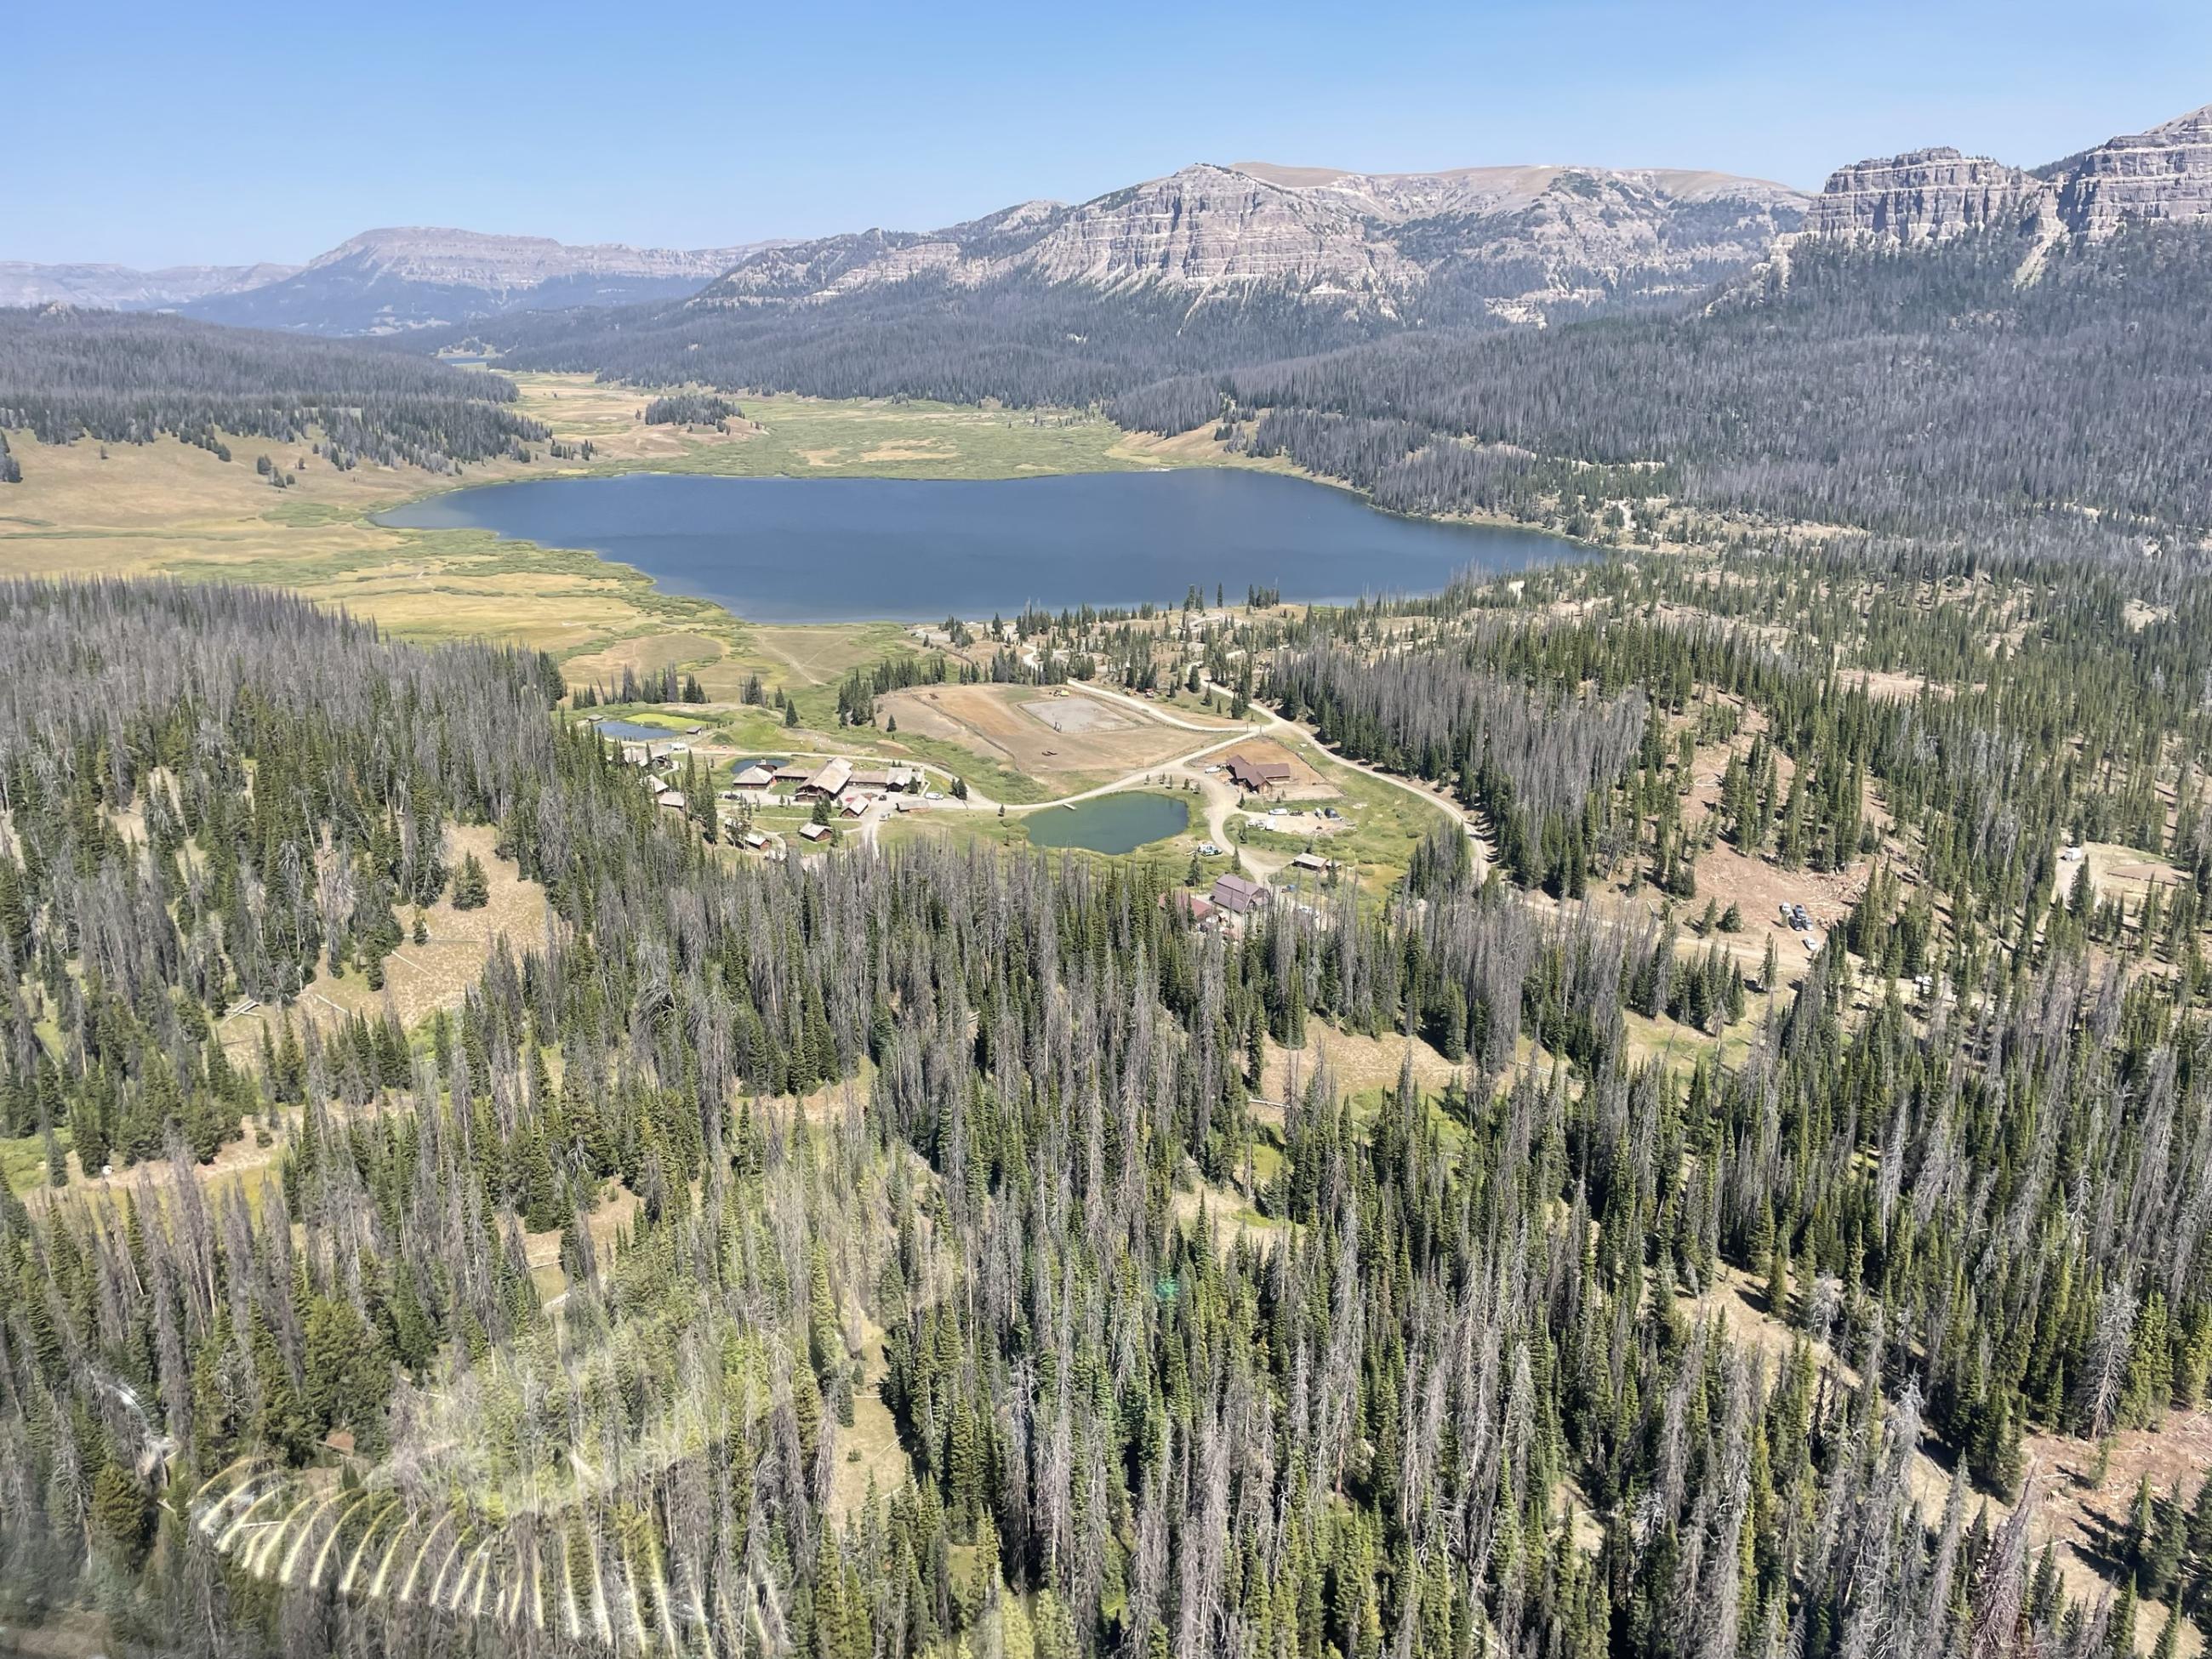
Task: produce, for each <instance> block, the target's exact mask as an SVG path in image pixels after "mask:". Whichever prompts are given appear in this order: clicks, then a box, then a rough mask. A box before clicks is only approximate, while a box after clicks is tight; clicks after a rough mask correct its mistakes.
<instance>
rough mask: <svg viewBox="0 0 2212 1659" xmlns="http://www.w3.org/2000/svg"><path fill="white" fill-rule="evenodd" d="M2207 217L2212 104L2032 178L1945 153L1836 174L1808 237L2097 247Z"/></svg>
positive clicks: (2211, 186)
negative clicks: (1978, 237) (2015, 237)
mask: <svg viewBox="0 0 2212 1659" xmlns="http://www.w3.org/2000/svg"><path fill="white" fill-rule="evenodd" d="M2206 219H2212V106H2206V107H2205V108H2203V109H2198V110H2192V111H2191V112H2189V113H2188V114H2186V115H2182V116H2178V117H2176V118H2174V119H2172V120H2171V121H2167V122H2166V123H2164V124H2162V125H2159V126H2155V127H2153V128H2152V129H2150V131H2148V132H2140V133H2131V134H2128V135H2125V136H2123V137H2117V138H2110V139H2107V140H2106V142H2105V143H2101V144H2098V145H2096V146H2094V147H2093V148H2092V149H2086V150H2083V151H2081V153H2080V154H2079V155H2070V156H2068V157H2067V158H2066V159H2065V160H2063V161H2053V162H2051V163H2049V164H2047V165H2045V166H2044V167H2037V168H2035V169H2033V170H2032V171H2031V170H2029V169H2026V168H2021V167H2009V166H2008V165H2006V164H2005V163H2003V162H2002V161H1994V160H1992V159H1990V157H1988V156H1986V155H1961V154H1960V152H1959V151H1958V150H1956V149H1949V148H1941V149H1918V150H1910V151H1907V152H1905V154H1903V155H1892V156H1886V157H1881V158H1878V159H1875V160H1872V161H1858V162H1855V163H1853V164H1852V165H1851V166H1850V167H1839V168H1838V169H1837V170H1836V172H1835V173H1832V174H1831V175H1830V176H1829V178H1828V181H1827V184H1826V186H1825V187H1824V188H1823V189H1822V190H1821V191H1820V194H1819V195H1818V196H1816V197H1814V198H1813V201H1812V204H1811V207H1810V209H1809V210H1808V212H1807V214H1806V217H1805V233H1806V234H1808V235H1815V236H1868V237H1875V238H1878V239H1882V240H1892V241H1897V242H1900V243H1914V242H1927V241H1940V240H1945V239H1947V238H1948V237H1952V236H1958V235H1963V234H1968V233H1971V232H1974V231H1980V230H2000V231H2010V232H2014V233H2017V234H2021V235H2023V236H2027V237H2031V238H2036V239H2040V240H2048V239H2049V238H2051V237H2052V236H2056V235H2071V236H2084V237H2087V238H2089V239H2091V240H2102V239H2104V238H2106V237H2108V236H2111V235H2112V234H2115V233H2116V232H2118V230H2119V229H2120V228H2122V227H2123V226H2124V225H2128V224H2131V223H2142V222H2191V221H2197V220H2206Z"/></svg>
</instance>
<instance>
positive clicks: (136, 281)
mask: <svg viewBox="0 0 2212 1659" xmlns="http://www.w3.org/2000/svg"><path fill="white" fill-rule="evenodd" d="M299 269H300V267H299V266H297V265H278V264H256V265H171V266H168V267H167V268H166V269H164V270H133V269H132V268H131V266H129V265H111V264H30V263H29V262H27V261H21V260H0V306H42V305H49V304H53V303H56V302H60V303H64V304H68V305H71V306H76V307H81V308H82V309H84V310H88V311H162V310H167V309H170V308H172V307H177V306H183V305H188V304H190V303H191V301H195V300H201V299H205V298H206V297H208V296H209V295H215V294H241V293H244V292H245V291H246V290H247V289H255V288H261V287H264V286H266V285H267V284H269V283H277V282H282V281H283V279H284V278H285V277H287V276H291V275H292V274H293V273H294V272H295V271H296V270H299Z"/></svg>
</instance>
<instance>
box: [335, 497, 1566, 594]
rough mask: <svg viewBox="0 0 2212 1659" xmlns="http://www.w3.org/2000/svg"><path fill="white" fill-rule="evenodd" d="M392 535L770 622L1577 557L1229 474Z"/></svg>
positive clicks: (645, 510) (608, 505) (445, 510)
mask: <svg viewBox="0 0 2212 1659" xmlns="http://www.w3.org/2000/svg"><path fill="white" fill-rule="evenodd" d="M377 522H379V523H380V524H385V525H390V526H395V527H398V528H403V529H416V530H489V531H493V532H496V533H498V534H499V535H501V536H506V537H510V538H517V539H520V540H525V541H532V542H536V543H538V544H540V545H542V546H547V547H577V548H586V549H589V550H591V551H592V552H594V553H598V554H601V555H603V556H605V557H607V558H611V559H618V560H620V561H622V562H623V563H625V564H629V565H634V566H635V567H636V568H638V569H640V570H642V571H644V572H645V573H646V574H647V575H649V576H652V577H653V578H654V579H655V580H657V581H659V583H660V585H661V586H663V587H665V588H668V589H670V590H671V591H673V592H679V593H688V594H692V595H695V596H696V597H698V598H700V599H712V600H714V602H715V603H717V604H719V605H723V606H725V607H726V608H727V609H728V610H730V611H734V612H735V613H736V614H737V615H738V616H740V617H756V618H758V619H760V620H762V621H770V622H852V621H860V620H864V619H877V618H880V619H884V620H887V621H896V622H935V621H939V620H942V619H943V618H944V617H948V616H959V617H985V616H991V615H995V614H1002V615H1006V616H1012V615H1014V614H1015V613H1017V612H1018V611H1020V610H1021V609H1022V608H1023V607H1024V605H1030V604H1035V605H1042V606H1043V607H1045V608H1046V609H1048V610H1053V611H1058V610H1060V609H1062V608H1064V607H1070V606H1076V605H1100V606H1108V605H1115V606H1134V605H1139V604H1142V603H1143V602H1145V601H1146V600H1150V601H1152V602H1153V603H1154V604H1157V605H1168V606H1175V605H1181V604H1182V601H1183V598H1184V595H1185V593H1186V592H1188V589H1189V588H1190V586H1192V585H1193V584H1194V583H1195V584H1196V585H1197V586H1199V587H1200V588H1201V589H1203V590H1204V592H1205V594H1206V599H1207V600H1208V601H1209V602H1211V600H1212V598H1213V595H1214V591H1215V588H1216V586H1217V585H1218V586H1219V587H1220V588H1221V589H1222V590H1224V592H1225V593H1226V595H1227V596H1228V597H1229V598H1230V599H1231V600H1232V601H1235V602H1239V603H1241V602H1242V601H1243V597H1244V594H1245V591H1246V589H1247V588H1249V587H1251V586H1261V587H1273V588H1275V589H1277V590H1278V591H1279V592H1280V594H1281V597H1283V598H1284V599H1293V600H1310V601H1313V602H1316V603H1336V604H1342V603H1346V602H1347V601H1350V600H1352V599H1358V598H1361V597H1363V596H1367V595H1377V594H1413V593H1433V592H1437V590H1438V589H1440V588H1442V587H1443V586H1445V585H1446V584H1447V583H1449V581H1450V580H1451V579H1452V578H1453V577H1454V576H1455V575H1457V574H1460V572H1462V571H1463V570H1466V569H1468V568H1474V569H1477V570H1480V571H1497V570H1508V569H1520V568H1523V567H1526V566H1528V565H1532V564H1538V563H1546V562H1557V561H1559V560H1561V559H1569V558H1577V557H1580V556H1583V550H1582V549H1581V548H1579V547H1578V546H1577V544H1574V543H1571V542H1567V541H1563V540H1561V539H1559V538H1557V537H1553V536H1546V535H1543V534H1541V533H1539V532H1535V531H1528V530H1513V529H1502V528H1498V527H1495V526H1485V525H1460V524H1439V523H1436V522H1434V521H1431V520H1422V519H1402V518H1397V517H1395V516H1393V515H1391V514H1389V513H1379V512H1377V511H1376V510H1375V509H1374V508H1373V507H1369V506H1367V505H1366V504H1365V503H1364V501H1361V500H1360V499H1359V498H1358V496H1356V495H1352V494H1350V493H1349V492H1348V491H1346V490H1341V489H1332V488H1330V487H1329V486H1328V485H1326V484H1317V483H1309V482H1308V481H1306V480H1305V479H1303V478H1292V477H1285V476H1283V475H1282V474H1279V473H1267V472H1249V471H1240V470H1237V469H1235V468H1228V467H1192V468H1185V469H1182V470H1177V471H1161V472H1086V473H1074V474H1069V475H1066V476H1064V477H1044V478H1012V479H996V480H987V481H975V480H967V479H944V480H937V479H908V478H715V477H690V476H688V475H673V474H668V473H652V472H641V473H629V474H624V475H623V476H620V477H599V478H547V479H544V480H536V481H532V482H529V483H509V484H489V485H483V486H479V487H477V488H476V489H460V490H455V491H453V492H451V493H450V494H447V495H434V496H431V497H430V498H428V500H426V501H416V502H413V503H411V504H410V505H408V506H405V507H397V508H394V509H393V510H392V511H391V512H389V513H382V514H380V515H379V517H378V520H377Z"/></svg>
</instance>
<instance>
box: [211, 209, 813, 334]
mask: <svg viewBox="0 0 2212 1659" xmlns="http://www.w3.org/2000/svg"><path fill="white" fill-rule="evenodd" d="M763 246H772V245H771V244H763V243H753V244H749V245H745V246H736V247H718V248H694V249H674V248H639V247H631V246H627V245H626V244H623V243H618V242H595V243H586V244H580V245H579V244H570V243H564V242H559V241H556V240H554V239H553V238H551V237H550V236H521V235H512V234H501V233H495V232H488V231H476V230H457V229H453V228H447V227H444V226H432V225H391V226H383V227H380V228H376V229H374V230H365V231H362V233H361V234H358V235H356V236H350V237H348V238H347V239H346V240H344V241H343V242H341V243H339V244H338V245H337V246H336V247H334V248H331V250H330V251H329V252H325V253H322V254H319V255H317V256H316V257H315V258H313V259H312V260H310V261H309V262H308V263H307V264H306V265H305V266H303V267H301V269H300V270H297V271H295V272H288V273H287V274H286V275H285V276H283V279H281V280H279V281H276V282H272V283H266V284H264V285H261V286H259V287H257V288H255V289H252V290H250V291H247V292H244V293H239V294H219V295H211V296H210V297H209V298H207V299H205V300H203V301H199V302H197V303H195V304H193V305H191V306H190V307H187V308H188V309H189V310H190V311H191V313H192V314H193V315H195V316H200V317H205V318H208V319H210V320H212V321H216V322H224V323H239V324H248V325H261V326H265V327H272V328H290V329H295V330H298V331H302V332H309V333H319V334H385V333H399V332H404V331H410V330H417V329H425V328H441V327H450V326H453V325H460V324H465V323H469V322H472V321H476V320H477V319H482V318H487V317H495V316H498V315H500V314H501V313H504V312H508V311H515V310H537V309H551V308H561V307H571V306H585V305H600V306H606V305H631V304H636V303H640V302H641V301H653V300H676V299H682V298H684V296H685V295H690V294H692V293H695V292H696V291H697V290H698V289H700V288H702V286H704V285H705V284H706V283H709V282H711V281H713V280H714V278H715V277H717V276H720V275H721V274H722V273H723V272H724V271H726V270H729V269H730V268H731V267H732V265H735V264H739V263H740V262H742V261H743V260H744V259H745V258H747V257H748V256H750V255H751V254H753V253H755V252H759V251H760V249H761V248H762V247H763Z"/></svg>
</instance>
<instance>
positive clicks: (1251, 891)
mask: <svg viewBox="0 0 2212 1659" xmlns="http://www.w3.org/2000/svg"><path fill="white" fill-rule="evenodd" d="M1212 897H1213V903H1214V907H1215V908H1217V909H1221V910H1226V911H1228V912H1229V913H1230V914H1231V915H1239V916H1242V915H1249V914H1250V913H1251V912H1253V911H1255V910H1256V909H1258V908H1260V907H1261V905H1263V904H1265V903H1266V902H1267V889H1266V888H1265V887H1263V886H1261V884H1259V883H1258V882H1256V881H1254V880H1253V879H1251V878H1249V876H1240V875H1238V874H1237V872H1235V871H1233V870H1232V871H1231V872H1229V873H1228V874H1227V875H1225V876H1217V877H1215V878H1214V882H1213V894H1212Z"/></svg>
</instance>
